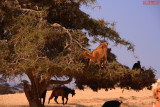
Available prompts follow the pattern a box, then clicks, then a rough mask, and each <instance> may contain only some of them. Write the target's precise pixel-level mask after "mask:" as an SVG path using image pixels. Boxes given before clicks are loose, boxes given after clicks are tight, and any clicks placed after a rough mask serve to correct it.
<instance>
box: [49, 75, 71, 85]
mask: <svg viewBox="0 0 160 107" xmlns="http://www.w3.org/2000/svg"><path fill="white" fill-rule="evenodd" d="M71 81H72V77H70V78H69V79H68V80H66V81H59V80H50V82H49V84H68V83H70V82H71Z"/></svg>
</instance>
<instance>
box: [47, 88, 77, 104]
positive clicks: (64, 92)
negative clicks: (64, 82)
mask: <svg viewBox="0 0 160 107" xmlns="http://www.w3.org/2000/svg"><path fill="white" fill-rule="evenodd" d="M69 93H71V94H72V97H73V96H74V95H75V90H72V89H69V88H67V87H56V88H53V91H52V94H51V96H50V97H49V101H48V104H49V102H50V100H51V99H52V98H53V97H55V99H54V100H55V102H56V103H57V104H59V103H58V102H57V98H58V96H62V101H63V105H64V98H66V103H65V104H67V101H68V94H69Z"/></svg>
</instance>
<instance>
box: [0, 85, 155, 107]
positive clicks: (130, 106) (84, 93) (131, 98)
mask: <svg viewBox="0 0 160 107" xmlns="http://www.w3.org/2000/svg"><path fill="white" fill-rule="evenodd" d="M75 92H76V95H75V96H73V97H72V96H71V94H70V95H69V100H68V104H67V105H65V106H66V107H101V106H102V105H103V104H104V103H105V102H106V101H108V100H120V101H122V102H123V103H122V105H123V107H150V105H151V104H152V103H154V102H156V100H155V99H153V97H152V91H151V90H147V89H143V90H141V91H138V92H136V91H133V90H124V92H123V93H122V89H119V88H116V89H115V90H108V91H105V90H99V91H98V92H94V91H92V90H91V89H84V90H79V89H76V90H75ZM50 95H51V91H47V95H46V101H45V106H46V107H53V106H54V107H62V106H63V104H62V99H61V97H59V98H58V102H59V103H60V104H56V103H55V101H54V99H52V100H51V101H50V104H48V99H49V97H50ZM0 107H29V104H28V101H27V99H26V96H25V94H24V93H16V94H6V95H0Z"/></svg>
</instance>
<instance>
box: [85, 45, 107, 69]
mask: <svg viewBox="0 0 160 107" xmlns="http://www.w3.org/2000/svg"><path fill="white" fill-rule="evenodd" d="M107 48H108V43H107V44H105V43H101V44H100V45H99V46H98V47H97V48H96V49H95V50H93V51H92V53H91V54H89V53H87V52H84V53H83V56H84V57H85V58H89V59H90V61H89V65H88V68H89V67H90V65H91V64H92V62H98V65H99V68H100V69H101V67H103V66H104V64H105V63H106V61H107ZM101 59H103V62H102V64H100V60H101Z"/></svg>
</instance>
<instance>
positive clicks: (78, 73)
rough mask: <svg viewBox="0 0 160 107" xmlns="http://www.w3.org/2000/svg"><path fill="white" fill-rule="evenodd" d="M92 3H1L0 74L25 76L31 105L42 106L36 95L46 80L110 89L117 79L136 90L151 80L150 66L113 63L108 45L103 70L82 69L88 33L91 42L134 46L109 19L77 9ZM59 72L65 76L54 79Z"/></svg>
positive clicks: (9, 0) (41, 0) (64, 0)
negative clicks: (134, 67) (132, 67)
mask: <svg viewBox="0 0 160 107" xmlns="http://www.w3.org/2000/svg"><path fill="white" fill-rule="evenodd" d="M94 3H96V0H14V1H13V0H2V1H1V2H0V73H1V74H2V75H3V76H4V77H13V76H16V75H22V74H23V73H25V74H26V75H27V76H28V78H29V79H30V82H31V87H29V85H28V84H27V83H24V91H25V94H26V96H27V99H28V101H29V103H30V106H34V107H36V106H37V107H41V106H42V105H41V103H40V100H39V97H40V96H41V94H42V93H43V91H44V90H45V89H46V87H47V86H48V85H49V84H65V83H69V82H70V81H71V80H72V78H75V80H76V81H75V83H76V85H77V87H78V88H80V89H83V88H84V86H85V85H87V86H89V87H90V88H91V89H93V90H95V91H97V90H98V89H101V88H104V89H106V90H108V89H112V88H115V85H116V84H118V86H119V87H121V88H127V89H130V88H131V89H135V90H140V89H142V88H144V87H149V86H150V85H151V84H152V83H153V82H154V81H155V75H154V70H153V69H148V70H146V71H145V72H141V71H136V70H130V69H129V68H127V67H125V66H123V65H121V64H120V63H118V62H117V61H116V56H115V55H114V54H113V53H111V50H109V49H108V61H109V63H108V64H107V65H106V66H105V67H104V68H103V69H102V70H99V69H98V66H97V65H96V64H93V65H92V66H91V68H90V69H89V70H86V68H87V66H88V59H85V58H83V55H82V53H83V52H84V51H89V50H88V49H87V47H88V46H89V39H88V36H87V35H89V36H92V37H94V42H95V43H97V41H99V42H106V39H107V40H110V41H112V42H114V43H115V44H116V45H117V44H122V45H124V46H126V47H127V49H128V50H131V51H134V45H133V44H132V43H130V42H128V41H126V40H124V39H122V38H121V37H120V36H119V34H118V32H116V31H115V30H114V29H113V27H114V25H115V24H114V23H107V22H105V21H104V20H95V19H93V18H91V17H90V16H89V15H88V14H86V13H85V12H83V11H81V10H80V7H81V6H82V5H85V6H90V5H92V4H94ZM83 29H85V32H83ZM86 32H87V33H86ZM62 76H66V77H68V78H69V79H68V80H65V81H58V80H56V79H57V78H58V77H62ZM52 78H54V79H55V80H52Z"/></svg>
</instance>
